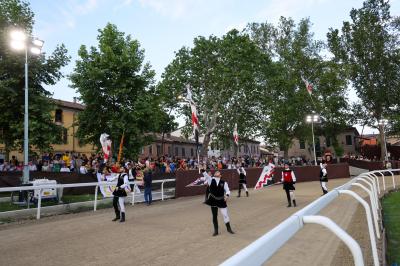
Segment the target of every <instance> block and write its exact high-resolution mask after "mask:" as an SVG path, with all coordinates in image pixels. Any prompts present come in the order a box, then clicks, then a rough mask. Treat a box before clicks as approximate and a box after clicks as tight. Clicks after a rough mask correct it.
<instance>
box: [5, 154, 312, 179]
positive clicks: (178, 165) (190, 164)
mask: <svg viewBox="0 0 400 266" xmlns="http://www.w3.org/2000/svg"><path fill="white" fill-rule="evenodd" d="M269 160H272V162H273V163H274V164H275V165H276V166H283V164H284V162H285V161H284V160H283V159H278V158H277V157H274V158H272V157H271V158H263V159H261V158H258V157H249V156H246V157H237V158H236V157H231V158H226V157H222V156H220V157H214V156H213V157H210V158H200V165H201V167H202V168H204V167H206V168H207V169H210V170H221V169H235V168H238V167H239V166H243V167H263V166H264V165H266V164H268V162H269ZM103 162H104V161H103V156H102V154H101V153H99V154H91V155H90V156H87V155H85V154H71V153H69V152H65V153H63V154H52V153H45V154H43V155H42V156H40V157H35V158H33V159H32V160H31V161H30V162H29V164H28V165H29V170H30V171H42V172H77V173H81V174H87V173H96V172H97V171H98V170H99V168H100V166H101V165H102V164H103ZM289 163H291V164H292V165H298V166H302V165H312V163H313V162H312V161H310V160H308V161H307V160H305V159H303V158H300V157H298V158H291V159H289ZM119 164H120V165H128V164H130V165H131V167H134V168H138V169H142V168H144V167H148V168H150V169H152V170H153V171H154V172H160V173H174V172H176V171H182V170H191V169H198V167H199V162H198V161H197V160H196V158H194V157H191V158H180V157H177V156H169V155H164V156H160V157H158V158H151V157H149V158H142V159H139V160H137V161H136V160H135V161H133V160H129V159H123V160H121V161H120V162H119ZM109 165H111V167H112V166H115V165H116V164H115V163H114V164H109ZM22 170H23V162H22V161H18V160H17V159H16V157H15V156H12V158H11V160H9V161H4V160H3V161H1V160H0V172H8V171H22Z"/></svg>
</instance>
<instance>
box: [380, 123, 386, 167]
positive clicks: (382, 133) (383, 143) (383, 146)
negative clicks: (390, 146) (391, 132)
mask: <svg viewBox="0 0 400 266" xmlns="http://www.w3.org/2000/svg"><path fill="white" fill-rule="evenodd" d="M379 142H380V143H381V160H382V161H384V160H385V158H386V141H385V130H384V126H383V125H380V126H379Z"/></svg>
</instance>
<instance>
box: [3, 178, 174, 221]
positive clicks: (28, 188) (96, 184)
mask: <svg viewBox="0 0 400 266" xmlns="http://www.w3.org/2000/svg"><path fill="white" fill-rule="evenodd" d="M174 181H175V179H163V180H154V181H153V182H152V184H159V183H161V200H164V184H165V183H166V182H174ZM135 183H136V182H129V184H131V185H133V184H135ZM116 184H117V182H91V183H73V184H55V185H40V186H23V187H2V188H0V192H15V191H31V190H39V198H38V203H37V212H36V219H40V211H41V207H42V193H41V192H42V190H43V189H52V188H55V189H58V188H62V189H64V188H76V187H95V194H94V195H95V196H94V203H93V211H96V210H97V196H98V191H99V187H100V186H104V185H108V186H111V185H116ZM131 195H132V202H131V203H132V205H134V203H135V190H133V192H132V193H131ZM28 200H29V199H28ZM28 206H29V204H28Z"/></svg>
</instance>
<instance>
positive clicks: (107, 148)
mask: <svg viewBox="0 0 400 266" xmlns="http://www.w3.org/2000/svg"><path fill="white" fill-rule="evenodd" d="M100 143H101V148H102V150H103V154H104V163H107V161H108V159H109V158H110V156H111V139H110V136H109V135H108V134H106V133H103V134H101V135H100Z"/></svg>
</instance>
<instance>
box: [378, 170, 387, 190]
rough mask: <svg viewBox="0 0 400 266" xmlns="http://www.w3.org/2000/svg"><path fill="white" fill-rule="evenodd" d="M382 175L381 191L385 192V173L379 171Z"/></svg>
mask: <svg viewBox="0 0 400 266" xmlns="http://www.w3.org/2000/svg"><path fill="white" fill-rule="evenodd" d="M379 173H380V174H381V176H382V184H383V192H386V181H385V175H384V174H383V173H382V172H379Z"/></svg>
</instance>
